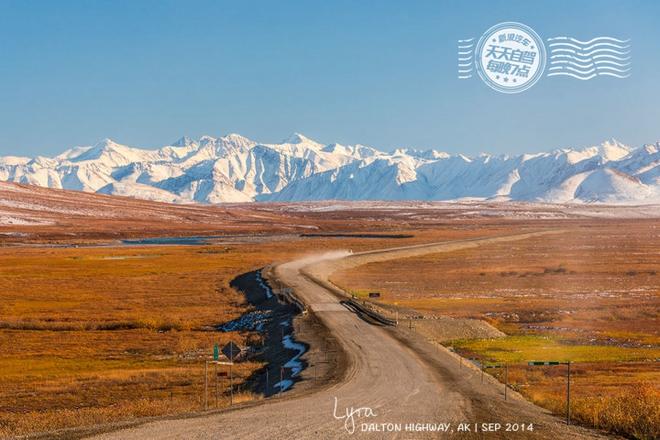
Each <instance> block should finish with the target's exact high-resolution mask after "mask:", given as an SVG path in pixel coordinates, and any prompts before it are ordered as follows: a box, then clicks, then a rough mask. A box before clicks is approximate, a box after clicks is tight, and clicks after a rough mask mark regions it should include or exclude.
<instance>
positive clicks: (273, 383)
mask: <svg viewBox="0 0 660 440" xmlns="http://www.w3.org/2000/svg"><path fill="white" fill-rule="evenodd" d="M231 286H232V287H233V288H235V289H237V290H239V291H241V292H243V293H244V294H245V296H246V298H247V300H248V302H249V303H250V304H251V305H252V306H253V310H252V311H250V312H247V313H245V314H243V315H241V316H240V317H239V318H237V319H234V320H232V321H228V322H225V323H222V324H220V325H218V326H217V329H218V330H219V331H222V332H231V331H256V332H259V333H260V334H261V335H262V336H263V340H264V347H263V349H262V350H261V352H258V353H257V354H256V355H255V357H254V359H255V360H258V361H262V362H265V363H266V366H265V368H264V369H262V370H261V371H260V372H257V373H255V375H253V376H254V377H251V378H250V379H249V380H248V382H250V383H252V385H253V387H254V388H255V389H256V390H259V391H260V392H263V393H264V394H265V395H266V396H270V395H273V394H277V393H280V392H282V391H287V390H289V389H291V388H292V387H293V386H294V384H295V382H296V381H298V380H300V377H299V375H300V373H301V372H302V371H303V370H304V369H305V367H306V366H307V363H306V362H305V361H303V360H302V359H301V357H302V355H303V354H305V352H307V350H308V346H307V345H306V344H304V343H301V342H298V341H296V340H295V337H294V334H293V325H292V322H293V316H294V315H295V314H296V313H297V312H298V311H297V309H296V308H295V307H294V306H292V305H290V304H286V303H283V302H280V301H279V300H278V298H277V296H276V295H274V294H273V290H272V288H271V287H270V286H269V285H268V283H267V282H266V280H264V278H263V277H262V275H261V270H258V271H254V272H248V273H245V274H243V275H240V276H239V277H236V278H235V279H234V280H233V281H232V282H231Z"/></svg>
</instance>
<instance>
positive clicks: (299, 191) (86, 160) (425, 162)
mask: <svg viewBox="0 0 660 440" xmlns="http://www.w3.org/2000/svg"><path fill="white" fill-rule="evenodd" d="M0 180H5V181H11V182H18V183H27V184H33V185H39V186H43V187H51V188H63V189H74V190H80V191H86V192H98V193H102V194H114V195H124V196H131V197H135V198H141V199H147V200H156V201H165V202H176V203H186V202H199V203H225V202H249V201H255V200H259V201H301V200H329V199H342V200H454V199H465V198H471V199H493V200H495V199H496V200H521V201H538V202H549V203H564V202H578V203H594V202H596V203H600V202H602V203H627V204H631V203H657V202H658V200H659V193H660V190H659V188H660V143H657V144H649V145H645V146H643V147H641V148H637V149H633V148H630V147H628V146H626V145H624V144H622V143H620V142H618V141H616V140H610V141H607V142H604V143H603V144H601V145H598V146H594V147H589V148H584V149H571V148H564V149H559V150H555V151H552V152H548V153H536V154H523V155H517V156H504V155H502V156H493V155H488V154H482V155H480V156H476V157H467V156H464V155H461V154H448V153H444V152H441V151H435V150H415V149H411V148H405V149H397V150H395V151H394V152H392V153H386V152H382V151H379V150H376V149H374V148H371V147H368V146H364V145H341V144H336V143H333V144H329V145H324V144H321V143H319V142H316V141H314V140H312V139H309V138H307V137H305V136H304V135H302V134H299V133H294V134H293V135H291V136H290V137H289V138H287V139H286V140H284V141H283V142H281V143H274V144H268V143H259V142H255V141H253V140H250V139H248V138H246V137H243V136H241V135H238V134H229V135H227V136H223V137H219V138H215V137H212V136H203V137H201V138H200V139H197V140H195V139H190V138H187V137H182V138H181V139H179V140H177V141H176V142H174V143H173V144H172V145H167V146H164V147H162V148H160V149H157V150H147V149H141V148H135V147H129V146H126V145H121V144H118V143H116V142H114V141H112V140H110V139H104V140H103V141H101V142H99V143H98V144H96V145H93V146H79V147H74V148H71V149H69V150H66V151H65V152H63V153H62V154H60V155H57V156H55V157H52V158H47V157H41V156H39V157H36V158H33V159H30V158H25V157H17V156H8V157H4V158H0Z"/></svg>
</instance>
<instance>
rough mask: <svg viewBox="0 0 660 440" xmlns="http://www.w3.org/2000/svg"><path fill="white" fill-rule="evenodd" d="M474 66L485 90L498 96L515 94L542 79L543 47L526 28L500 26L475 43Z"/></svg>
mask: <svg viewBox="0 0 660 440" xmlns="http://www.w3.org/2000/svg"><path fill="white" fill-rule="evenodd" d="M474 63H475V67H476V69H477V72H478V73H479V76H480V77H481V79H482V80H483V81H484V82H485V83H486V84H488V86H489V87H491V88H492V89H494V90H497V91H498V92H502V93H519V92H522V91H524V90H527V89H528V88H530V87H532V86H533V85H534V84H535V83H536V82H537V81H538V80H539V79H540V78H541V76H542V75H543V71H544V70H545V63H546V53H545V46H544V45H543V40H541V37H539V36H538V34H537V33H536V32H534V31H533V30H532V29H531V28H530V27H529V26H526V25H524V24H521V23H514V22H507V23H500V24H497V25H495V26H493V27H492V28H490V29H488V30H487V31H486V32H485V33H484V34H483V35H482V36H481V38H480V39H479V43H478V44H477V47H476V49H475V52H474Z"/></svg>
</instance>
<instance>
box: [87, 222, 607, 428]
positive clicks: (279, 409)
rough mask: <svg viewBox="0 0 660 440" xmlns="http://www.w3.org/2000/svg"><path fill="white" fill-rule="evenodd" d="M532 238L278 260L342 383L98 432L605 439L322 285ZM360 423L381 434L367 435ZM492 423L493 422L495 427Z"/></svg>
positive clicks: (278, 270)
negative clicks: (377, 267)
mask: <svg viewBox="0 0 660 440" xmlns="http://www.w3.org/2000/svg"><path fill="white" fill-rule="evenodd" d="M553 232H556V231H553ZM542 233H549V232H542ZM537 234H539V233H532V234H519V235H515V236H506V237H495V238H484V239H471V240H461V241H454V242H445V243H435V244H429V245H421V246H411V247H404V248H396V249H386V250H382V251H372V252H365V253H360V254H353V255H348V256H347V255H346V254H337V253H334V254H328V255H326V256H323V257H315V258H306V259H301V260H296V261H292V262H288V263H285V264H282V265H279V266H277V267H276V268H275V275H276V277H277V278H278V279H279V281H280V282H282V283H283V284H285V285H287V286H289V287H291V288H293V289H294V291H295V292H296V294H297V295H298V296H299V298H300V299H301V300H302V301H304V302H305V303H306V304H307V305H308V306H309V307H310V309H311V310H313V311H314V312H315V313H316V315H317V316H318V317H319V319H320V320H321V321H322V322H323V324H324V325H325V326H327V328H328V330H329V331H330V332H331V333H332V334H333V336H334V337H335V338H336V339H337V341H338V342H339V343H340V344H341V345H342V347H343V349H344V351H345V353H346V357H347V361H348V362H347V365H348V366H347V370H346V372H345V375H344V378H343V380H341V381H340V382H339V383H337V384H334V385H331V386H329V387H326V388H322V389H319V390H318V391H316V392H314V393H310V394H303V395H301V396H300V397H298V398H292V399H281V400H278V399H269V400H267V401H265V402H264V403H263V404H261V405H256V406H252V407H247V408H242V409H237V410H230V411H226V412H223V413H219V414H213V415H208V416H201V417H196V418H188V419H179V420H161V421H155V422H149V423H146V424H143V425H140V426H137V427H133V428H129V429H124V430H121V431H114V432H109V433H104V434H101V435H98V436H96V437H94V438H97V439H132V438H134V439H184V438H185V439H255V440H256V439H263V438H269V439H275V440H279V439H282V440H283V439H300V438H302V439H312V438H313V439H337V438H371V439H381V438H387V439H411V438H412V439H423V438H470V439H477V438H488V439H491V438H497V439H500V438H502V439H510V438H533V439H558V438H561V439H574V438H575V439H583V438H584V439H587V438H601V437H600V435H598V434H596V433H594V432H592V431H588V430H585V429H581V428H576V427H569V426H566V425H565V424H564V423H563V422H562V421H561V420H559V419H558V418H555V417H552V416H550V415H549V414H548V413H547V412H545V411H544V410H542V409H540V408H538V407H536V406H534V405H532V404H530V403H528V402H526V401H525V400H523V399H522V398H520V397H518V396H516V395H515V393H509V394H510V395H511V394H513V397H510V398H509V400H508V401H506V402H505V401H504V400H503V393H502V386H501V385H500V384H498V383H497V382H495V381H494V380H486V381H485V383H484V384H481V381H480V376H479V373H478V372H477V371H475V370H472V369H470V368H466V367H462V368H461V367H460V366H459V362H457V358H456V356H455V355H454V354H452V353H450V352H448V351H446V350H445V349H443V348H440V349H438V348H437V347H436V346H433V345H431V344H430V343H428V342H426V341H423V340H421V339H419V338H418V339H415V338H414V337H409V335H408V336H407V335H406V334H405V332H404V331H403V330H398V329H388V328H384V327H379V326H374V325H371V324H368V323H366V322H364V321H362V320H360V319H359V318H358V317H357V316H356V315H355V314H353V313H352V312H350V311H348V310H347V309H346V308H344V307H343V306H342V305H340V304H339V298H338V297H337V296H336V294H334V293H332V292H331V291H330V290H329V289H328V288H325V287H323V281H327V277H328V276H329V275H330V274H331V273H332V272H333V271H335V270H337V269H339V268H345V267H352V266H357V265H360V264H365V263H367V262H371V261H383V260H387V259H394V258H401V257H407V256H414V255H421V254H427V253H437V252H450V251H453V250H458V249H464V248H467V247H475V246H481V245H483V244H487V243H492V242H496V241H503V240H504V241H513V240H521V239H525V238H529V237H531V236H533V235H537ZM303 269H304V271H303ZM308 274H312V275H313V277H312V278H315V279H316V281H313V280H312V279H310V277H309V276H308ZM318 280H321V281H322V282H321V283H319V282H318ZM335 402H336V403H335ZM351 408H353V409H355V410H358V408H368V409H362V410H359V411H358V412H356V413H355V414H354V417H352V418H351V417H346V414H347V410H349V411H350V409H351ZM353 421H354V422H355V423H354V424H353V423H352V422H353ZM460 423H466V424H469V427H470V430H471V431H470V432H469V433H465V432H459V431H458V427H459V424H460ZM475 423H478V424H479V426H480V427H481V424H482V423H500V424H502V427H501V428H500V429H499V430H497V431H493V432H483V431H481V430H480V432H474V431H475V426H474V424H475ZM506 423H524V424H525V425H526V426H527V429H529V424H533V429H534V431H532V432H524V433H523V432H520V431H518V432H511V431H506V430H505V429H506ZM363 424H368V425H367V426H368V427H370V428H374V429H379V430H378V431H364V427H365V425H363ZM383 424H384V425H383ZM440 424H450V425H449V427H448V428H446V429H447V431H446V432H442V431H440V432H432V431H428V430H429V429H438V428H439V426H440ZM491 427H492V428H493V429H495V428H496V426H495V425H491Z"/></svg>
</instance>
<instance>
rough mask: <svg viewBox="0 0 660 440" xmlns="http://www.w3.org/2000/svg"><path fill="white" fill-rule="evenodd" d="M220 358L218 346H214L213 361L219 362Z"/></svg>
mask: <svg viewBox="0 0 660 440" xmlns="http://www.w3.org/2000/svg"><path fill="white" fill-rule="evenodd" d="M219 358H220V349H219V348H218V344H215V345H213V360H214V361H216V362H217V361H218V359H219Z"/></svg>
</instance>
